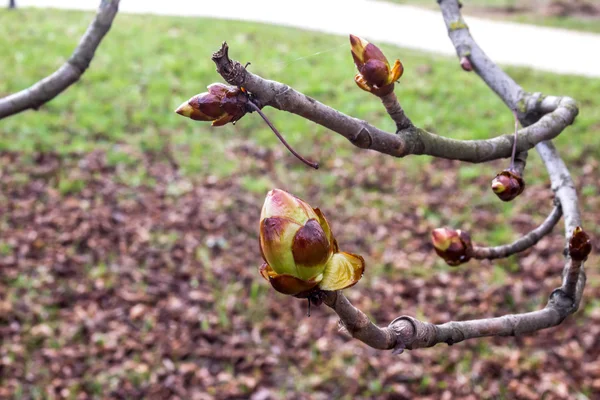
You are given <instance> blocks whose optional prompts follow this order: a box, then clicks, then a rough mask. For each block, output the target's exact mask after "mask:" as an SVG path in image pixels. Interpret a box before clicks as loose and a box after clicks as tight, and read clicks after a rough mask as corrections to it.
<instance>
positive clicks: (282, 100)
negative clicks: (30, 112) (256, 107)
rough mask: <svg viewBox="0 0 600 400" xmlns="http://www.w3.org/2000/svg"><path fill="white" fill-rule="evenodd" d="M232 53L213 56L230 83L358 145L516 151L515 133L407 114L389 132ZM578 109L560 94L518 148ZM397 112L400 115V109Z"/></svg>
mask: <svg viewBox="0 0 600 400" xmlns="http://www.w3.org/2000/svg"><path fill="white" fill-rule="evenodd" d="M228 53H229V46H228V45H227V43H223V46H222V47H221V49H220V50H219V51H217V52H216V53H214V54H213V57H212V59H213V61H214V62H215V64H216V65H217V72H219V74H221V76H222V77H223V78H224V79H225V80H226V81H227V82H228V83H229V84H231V85H236V86H238V87H244V88H245V89H246V90H248V91H249V92H251V93H252V94H253V96H254V97H255V98H257V99H258V101H259V102H260V104H261V105H263V106H271V107H274V108H277V109H279V110H282V111H288V112H291V113H293V114H297V115H299V116H301V117H304V118H306V119H308V120H311V121H313V122H315V123H317V124H319V125H322V126H324V127H326V128H328V129H331V130H332V131H334V132H337V133H339V134H340V135H342V136H344V137H345V138H346V139H348V140H349V141H350V142H351V143H352V144H354V145H355V146H357V147H360V148H363V149H370V150H375V151H378V152H381V153H384V154H388V155H392V156H395V157H405V156H407V155H410V154H426V155H430V156H434V157H440V158H446V159H453V160H462V161H469V162H475V163H479V162H485V161H491V160H495V159H499V158H509V157H510V156H511V154H512V150H513V143H514V134H513V133H509V134H504V135H500V136H496V137H494V138H492V139H485V140H457V139H451V138H447V137H443V136H439V135H436V134H433V133H430V132H427V131H425V130H424V129H420V128H418V127H415V126H413V125H412V123H410V120H409V119H408V118H407V117H406V116H403V118H402V119H399V118H396V119H398V120H397V121H396V123H397V124H398V125H399V126H405V125H407V126H406V127H405V128H404V129H401V130H399V131H398V132H396V133H395V134H394V133H389V132H385V131H383V130H381V129H379V128H377V127H375V126H373V125H371V124H369V123H368V122H366V121H362V120H360V119H357V118H353V117H350V116H348V115H346V114H344V113H342V112H340V111H338V110H335V109H333V108H331V107H329V106H327V105H325V104H322V103H320V102H318V101H317V100H315V99H313V98H310V97H308V96H306V95H304V94H302V93H300V92H298V91H296V90H294V89H292V88H291V87H289V86H288V85H285V84H283V83H279V82H275V81H270V80H266V79H264V78H262V77H260V76H258V75H255V74H253V73H251V72H250V71H248V70H246V68H244V66H243V65H242V64H241V63H239V62H238V61H235V60H231V59H230V58H229V54H228ZM521 92H522V91H521ZM521 92H520V93H521ZM392 100H393V99H392ZM389 106H390V107H394V105H393V101H390V102H389ZM386 107H387V106H386ZM513 108H514V107H513ZM577 113H578V109H577V107H576V106H575V104H574V101H573V100H572V99H570V98H568V97H564V98H561V99H560V101H558V102H557V103H556V104H555V108H554V109H553V110H551V111H549V112H548V113H546V115H544V116H543V117H541V118H540V119H539V121H537V122H535V123H534V124H531V126H528V127H526V128H523V129H521V130H520V131H519V132H518V142H517V147H516V149H517V152H523V151H526V150H529V149H531V148H533V147H534V146H535V145H536V144H538V143H540V142H542V141H545V140H550V139H553V138H555V137H556V136H558V135H559V134H560V133H561V132H562V131H563V130H564V129H565V128H566V127H567V126H568V125H570V124H572V123H573V121H574V120H575V117H576V116H577ZM394 114H395V115H397V116H400V114H399V111H398V113H396V112H394Z"/></svg>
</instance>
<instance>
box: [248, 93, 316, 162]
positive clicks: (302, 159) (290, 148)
mask: <svg viewBox="0 0 600 400" xmlns="http://www.w3.org/2000/svg"><path fill="white" fill-rule="evenodd" d="M248 104H249V105H250V108H252V109H253V110H254V111H256V112H257V113H258V115H260V116H261V117H262V119H264V120H265V122H266V123H267V125H269V128H271V130H272V131H273V133H275V136H277V138H278V139H279V140H280V141H281V143H283V145H284V146H285V147H286V148H287V149H288V150H289V151H290V153H292V154H293V155H295V156H296V158H297V159H298V160H300V161H302V162H303V163H304V164H306V165H308V166H309V167H312V168H314V169H319V164H318V163H315V162H312V161H308V160H307V159H306V158H304V157H302V156H301V155H300V154H298V153H296V151H295V150H294V149H292V146H290V145H289V144H288V142H286V141H285V139H284V138H283V136H281V133H279V131H278V130H277V129H276V128H275V127H274V126H273V124H272V123H271V121H269V119H268V118H267V116H266V115H265V114H264V113H263V112H262V110H261V109H260V108H259V107H258V106H257V105H256V104H254V103H253V102H252V100H248Z"/></svg>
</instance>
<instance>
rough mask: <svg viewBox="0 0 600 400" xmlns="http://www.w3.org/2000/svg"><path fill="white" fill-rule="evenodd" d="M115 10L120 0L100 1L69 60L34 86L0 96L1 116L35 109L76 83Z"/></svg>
mask: <svg viewBox="0 0 600 400" xmlns="http://www.w3.org/2000/svg"><path fill="white" fill-rule="evenodd" d="M118 9H119V0H102V1H101V2H100V6H99V8H98V12H97V13H96V17H95V18H94V20H93V21H92V22H91V24H90V25H89V27H88V29H87V31H86V32H85V34H84V35H83V37H82V38H81V41H80V42H79V44H78V45H77V47H76V48H75V51H74V52H73V54H72V55H71V57H70V58H69V60H68V61H67V62H66V63H65V64H63V65H62V66H61V67H60V68H59V69H58V70H57V71H56V72H54V73H53V74H52V75H50V76H48V77H46V78H44V79H42V80H41V81H39V82H37V83H35V84H34V85H33V86H31V87H29V88H27V89H24V90H22V91H20V92H18V93H14V94H12V95H9V96H7V97H4V98H2V99H0V119H3V118H6V117H9V116H11V115H14V114H17V113H20V112H21V111H25V110H27V109H30V108H33V109H38V108H39V107H40V106H42V105H43V104H44V103H46V102H48V101H50V100H52V99H53V98H54V97H56V96H57V95H59V94H60V93H61V92H63V91H64V90H65V89H66V88H68V87H69V86H71V85H72V84H73V83H75V82H77V81H78V80H79V78H80V77H81V75H82V74H83V73H84V72H85V70H86V69H87V68H88V66H89V65H90V62H91V61H92V58H94V52H95V51H96V48H97V47H98V45H99V44H100V42H101V41H102V39H103V38H104V35H106V33H107V32H108V30H109V29H110V26H111V24H112V21H113V19H114V18H115V15H116V14H117V11H118Z"/></svg>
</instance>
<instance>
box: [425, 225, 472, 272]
mask: <svg viewBox="0 0 600 400" xmlns="http://www.w3.org/2000/svg"><path fill="white" fill-rule="evenodd" d="M431 241H432V242H433V247H434V248H435V252H436V253H437V254H438V255H439V256H440V257H441V258H443V259H444V261H446V263H447V264H448V265H451V266H457V265H460V264H462V263H465V262H467V261H469V260H470V259H471V253H472V250H473V244H472V243H471V236H470V235H469V234H468V233H467V232H465V231H462V230H460V229H457V230H454V229H450V228H437V229H434V230H433V231H432V232H431Z"/></svg>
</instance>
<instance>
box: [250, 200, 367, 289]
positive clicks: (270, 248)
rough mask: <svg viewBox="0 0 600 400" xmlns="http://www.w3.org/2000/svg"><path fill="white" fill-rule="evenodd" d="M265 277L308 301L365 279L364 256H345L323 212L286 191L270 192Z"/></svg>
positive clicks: (263, 224)
mask: <svg viewBox="0 0 600 400" xmlns="http://www.w3.org/2000/svg"><path fill="white" fill-rule="evenodd" d="M260 249H261V253H262V256H263V259H264V260H265V261H266V263H265V264H264V265H263V266H262V267H261V269H260V272H261V275H262V276H263V277H264V278H265V279H267V280H268V281H269V282H270V283H271V285H272V286H273V288H274V289H275V290H277V291H279V292H281V293H284V294H289V295H294V296H297V297H306V296H307V295H308V294H309V292H310V293H313V292H314V291H315V290H340V289H344V288H346V287H350V286H352V285H354V284H355V283H356V282H358V280H359V279H360V278H361V277H362V274H363V271H364V260H363V259H362V257H360V256H357V255H354V254H350V253H341V252H339V251H338V247H337V242H336V240H335V238H334V237H333V234H332V232H331V229H330V227H329V224H328V223H327V220H326V219H325V217H324V216H323V214H322V213H321V211H320V210H319V209H313V208H312V207H311V206H310V205H309V204H307V203H306V202H304V201H302V200H300V199H299V198H297V197H295V196H293V195H291V194H290V193H287V192H285V191H283V190H278V189H275V190H272V191H270V192H269V193H268V194H267V197H266V199H265V204H264V206H263V209H262V212H261V221H260Z"/></svg>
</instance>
